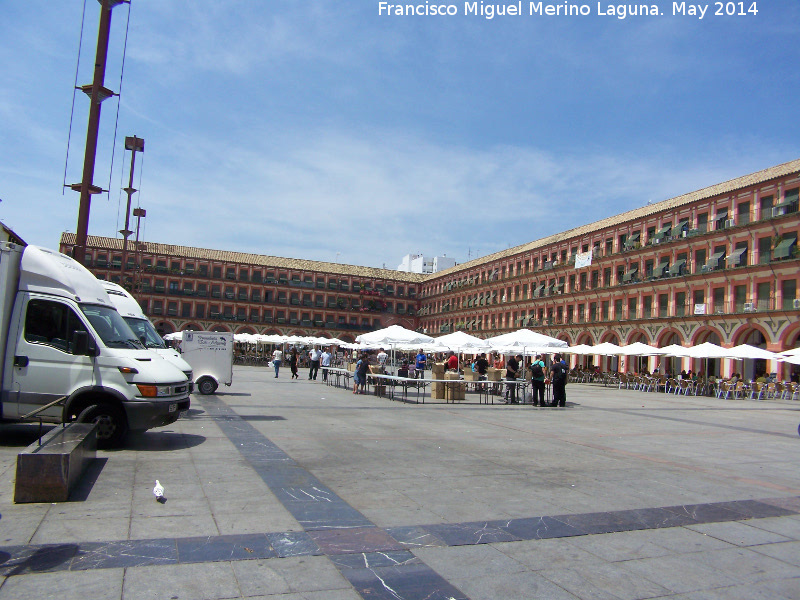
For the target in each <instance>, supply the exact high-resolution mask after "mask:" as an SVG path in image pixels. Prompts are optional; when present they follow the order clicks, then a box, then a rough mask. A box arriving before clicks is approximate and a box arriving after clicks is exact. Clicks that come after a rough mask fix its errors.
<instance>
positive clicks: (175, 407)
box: [169, 402, 178, 413]
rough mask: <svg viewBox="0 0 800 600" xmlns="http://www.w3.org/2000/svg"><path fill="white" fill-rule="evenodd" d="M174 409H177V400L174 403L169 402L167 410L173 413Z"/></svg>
mask: <svg viewBox="0 0 800 600" xmlns="http://www.w3.org/2000/svg"><path fill="white" fill-rule="evenodd" d="M176 410H178V403H177V402H176V403H175V404H170V405H169V412H171V413H173V412H175V411H176Z"/></svg>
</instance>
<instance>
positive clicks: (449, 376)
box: [440, 371, 461, 381]
mask: <svg viewBox="0 0 800 600" xmlns="http://www.w3.org/2000/svg"><path fill="white" fill-rule="evenodd" d="M440 379H447V380H450V381H459V380H460V379H461V375H459V374H458V373H454V372H453V371H448V372H447V373H445V374H444V377H440Z"/></svg>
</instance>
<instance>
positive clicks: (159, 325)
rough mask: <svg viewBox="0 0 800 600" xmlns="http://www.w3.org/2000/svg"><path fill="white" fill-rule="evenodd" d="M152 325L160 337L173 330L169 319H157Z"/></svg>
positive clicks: (173, 327)
mask: <svg viewBox="0 0 800 600" xmlns="http://www.w3.org/2000/svg"><path fill="white" fill-rule="evenodd" d="M154 327H155V328H156V332H158V335H160V336H161V337H162V338H163V337H164V336H165V335H167V334H168V333H174V332H175V326H174V325H173V324H172V323H170V322H169V321H157V322H156V323H155V325H154Z"/></svg>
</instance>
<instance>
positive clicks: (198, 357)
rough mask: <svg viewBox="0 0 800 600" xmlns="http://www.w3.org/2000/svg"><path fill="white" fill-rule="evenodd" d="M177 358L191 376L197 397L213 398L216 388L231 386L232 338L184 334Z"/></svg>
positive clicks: (218, 333)
mask: <svg viewBox="0 0 800 600" xmlns="http://www.w3.org/2000/svg"><path fill="white" fill-rule="evenodd" d="M181 335H182V337H181V356H182V357H183V359H184V360H185V361H186V362H187V363H189V365H191V367H192V372H193V373H194V383H195V387H196V389H197V391H199V392H200V393H201V394H213V393H214V392H216V391H217V388H218V387H219V385H220V384H224V385H227V386H230V385H231V383H232V382H233V334H232V333H230V332H221V331H184V332H183V333H182V334H181Z"/></svg>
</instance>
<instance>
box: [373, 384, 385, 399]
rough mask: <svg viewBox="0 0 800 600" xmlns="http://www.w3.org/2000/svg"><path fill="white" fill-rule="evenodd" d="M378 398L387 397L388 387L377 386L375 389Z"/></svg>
mask: <svg viewBox="0 0 800 600" xmlns="http://www.w3.org/2000/svg"><path fill="white" fill-rule="evenodd" d="M373 389H374V390H375V395H376V396H385V395H386V386H385V385H383V384H379V385H376V386H375V387H374V388H373Z"/></svg>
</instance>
